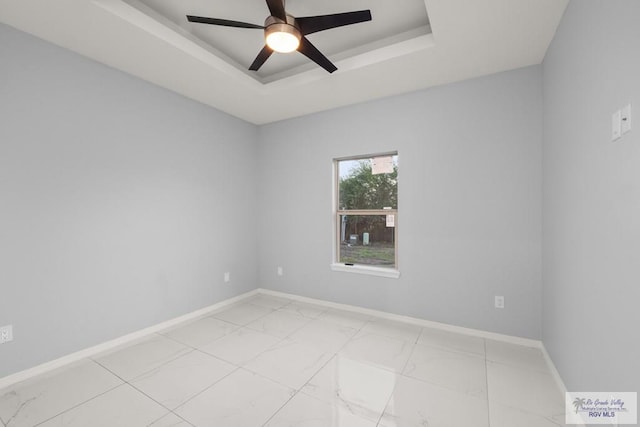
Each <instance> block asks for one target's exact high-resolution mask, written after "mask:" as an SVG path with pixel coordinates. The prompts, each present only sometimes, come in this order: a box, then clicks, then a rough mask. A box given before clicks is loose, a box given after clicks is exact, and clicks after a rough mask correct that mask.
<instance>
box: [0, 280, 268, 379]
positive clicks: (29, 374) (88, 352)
mask: <svg viewBox="0 0 640 427" xmlns="http://www.w3.org/2000/svg"><path fill="white" fill-rule="evenodd" d="M256 293H258V290H257V289H254V290H252V291H249V292H246V293H244V294H241V295H238V296H235V297H233V298H229V299H226V300H224V301H221V302H219V303H216V304H213V305H210V306H208V307H205V308H201V309H199V310H196V311H193V312H191V313H187V314H185V315H183V316H179V317H176V318H174V319H170V320H167V321H166V322H162V323H158V324H157V325H153V326H150V327H148V328H144V329H141V330H139V331H136V332H132V333H130V334H127V335H123V336H121V337H118V338H115V339H113V340H109V341H106V342H104V343H102V344H98V345H96V346H93V347H89V348H86V349H84V350H80V351H77V352H75V353H71V354H68V355H66V356H63V357H60V358H58V359H55V360H52V361H49V362H46V363H43V364H41V365H37V366H34V367H33V368H29V369H26V370H24V371H20V372H16V373H15V374H11V375H8V376H6V377H4V378H0V390H2V389H3V388H5V387H9V386H12V385H14V384H16V383H19V382H21V381H25V380H28V379H29V378H33V377H35V376H37V375H41V374H45V373H47V372H50V371H53V370H55V369H58V368H61V367H63V366H66V365H69V364H71V363H74V362H77V361H79V360H82V359H85V358H87V357H92V356H95V355H96V354H99V353H102V352H104V351H107V350H111V349H114V348H116V347H118V346H121V345H123V344H127V343H130V342H132V341H135V340H138V339H140V338H144V337H145V336H147V335H151V334H154V333H156V332H160V331H162V330H164V329H167V328H170V327H172V326H175V325H178V324H180V323H183V322H186V321H189V320H194V319H197V318H199V317H204V316H206V315H208V314H210V313H212V312H214V311H216V310H219V309H221V308H223V307H226V306H227V305H230V304H233V303H235V302H238V301H241V300H243V299H246V298H249V297H251V296H253V295H255V294H256Z"/></svg>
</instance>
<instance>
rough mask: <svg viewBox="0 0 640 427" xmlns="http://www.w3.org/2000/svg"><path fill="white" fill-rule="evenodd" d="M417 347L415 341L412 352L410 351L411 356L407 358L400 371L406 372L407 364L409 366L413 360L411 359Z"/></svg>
mask: <svg viewBox="0 0 640 427" xmlns="http://www.w3.org/2000/svg"><path fill="white" fill-rule="evenodd" d="M416 347H417V343H413V347H411V352H410V353H409V357H408V358H407V360H406V361H405V362H404V364H403V366H402V369H400V373H401V374H404V372H405V371H406V370H407V366H409V362H410V361H411V359H412V358H413V354H414V353H415V351H416Z"/></svg>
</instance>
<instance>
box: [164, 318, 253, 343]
mask: <svg viewBox="0 0 640 427" xmlns="http://www.w3.org/2000/svg"><path fill="white" fill-rule="evenodd" d="M207 318H211V319H213V320H217V321H218V322H223V323H226V324H227V325H229V326H233V327H234V328H235V329H233V330H232V331H231V332H229V334H230V333H233V332H235V331H236V330H238V329H239V328H241V327H242V326H238V325H236V324H235V323H231V322H227V321H226V320H222V319H218V318H216V317H213V316H206V317H202V318H200V319H198V320H197V321H199V320H203V319H207ZM192 323H195V322H191V321H189V322H185V323H184V324H179V325H177V326H175V327H171V328H169V329H166V330H164V331H161V332H157V334H158V335H160V336H162V337H164V338H168V339H170V340H172V341H175V342H177V343H178V344H183V345H186V346H188V347H191V348H195V349H197V347H194V346H193V345H191V344H188V343H186V342H183V341H180V340H179V339H177V338H174V337H172V336H169V335H167V334H168V333H169V332H171V331H174V330H177V329H181V328H184V327H186V326H189V325H190V324H192ZM229 334H224V335H222V336H220V337H218V338H214V339H213V340H211V341H208V342H206V343H204V344H203V345H207V344H210V343H212V342H214V341H217V340H219V339H220V338H222V337H226V336H227V335H229Z"/></svg>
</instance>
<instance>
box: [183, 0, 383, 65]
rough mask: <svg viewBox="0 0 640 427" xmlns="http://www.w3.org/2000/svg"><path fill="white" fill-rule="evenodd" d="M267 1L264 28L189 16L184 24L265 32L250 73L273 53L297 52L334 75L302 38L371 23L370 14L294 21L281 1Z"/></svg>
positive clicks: (314, 48) (328, 16)
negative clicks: (191, 23)
mask: <svg viewBox="0 0 640 427" xmlns="http://www.w3.org/2000/svg"><path fill="white" fill-rule="evenodd" d="M266 1H267V7H268V8H269V13H270V15H269V16H268V17H267V19H266V20H265V21H264V25H256V24H249V23H247V22H239V21H230V20H227V19H217V18H206V17H203V16H192V15H187V20H188V21H189V22H195V23H199V24H211V25H221V26H225V27H236V28H252V29H261V30H264V37H265V46H264V48H262V50H261V51H260V53H258V56H257V57H256V59H255V60H254V61H253V63H252V64H251V66H250V67H249V70H252V71H258V70H259V69H260V67H261V66H262V64H264V63H265V61H266V60H267V59H269V57H270V56H271V54H272V53H273V52H280V53H289V52H293V51H295V50H297V51H298V52H300V53H302V54H303V55H305V56H306V57H307V58H309V59H310V60H312V61H313V62H315V63H316V64H318V65H319V66H321V67H322V68H324V69H325V70H327V71H328V72H329V73H333V72H334V71H336V70H337V69H338V68H337V67H336V66H335V65H333V63H331V61H329V59H327V57H326V56H324V55H323V54H322V52H320V51H319V50H318V49H317V48H316V47H315V46H314V45H313V44H311V42H310V41H309V40H308V39H307V38H306V37H305V36H306V35H308V34H312V33H317V32H318V31H324V30H329V29H331V28H337V27H342V26H345V25H351V24H358V23H360V22H366V21H371V11H370V10H359V11H356V12H345V13H335V14H331V15H319V16H305V17H302V18H296V17H294V16H291V15H289V14H288V13H287V12H286V11H285V8H284V0H266Z"/></svg>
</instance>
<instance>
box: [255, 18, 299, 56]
mask: <svg viewBox="0 0 640 427" xmlns="http://www.w3.org/2000/svg"><path fill="white" fill-rule="evenodd" d="M264 27H265V28H264V37H265V39H266V40H267V41H268V40H269V38H270V36H280V37H291V36H293V37H294V38H295V39H296V40H297V43H296V44H295V48H297V47H298V44H299V43H300V40H301V39H302V33H301V32H300V29H299V28H298V26H297V25H296V19H295V18H294V17H293V16H291V15H287V20H286V21H283V20H282V19H279V18H276V17H275V16H269V17H268V18H267V19H266V20H265V21H264ZM267 44H269V43H267ZM295 48H294V49H291V50H284V51H282V52H288V51H292V50H295ZM274 50H276V51H278V49H274Z"/></svg>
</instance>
